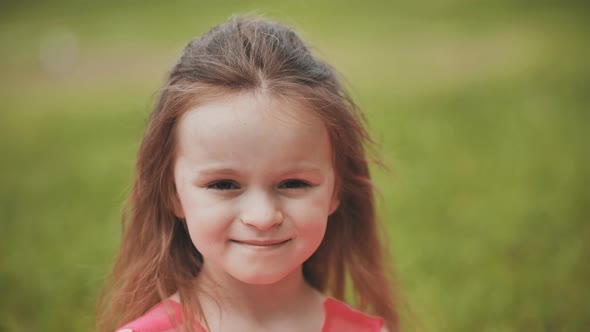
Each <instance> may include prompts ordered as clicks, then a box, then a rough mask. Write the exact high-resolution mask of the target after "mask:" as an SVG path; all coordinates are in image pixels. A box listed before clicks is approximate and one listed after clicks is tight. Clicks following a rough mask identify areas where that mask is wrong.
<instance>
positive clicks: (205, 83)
mask: <svg viewBox="0 0 590 332" xmlns="http://www.w3.org/2000/svg"><path fill="white" fill-rule="evenodd" d="M247 91H253V92H260V93H264V94H268V95H270V96H274V97H280V98H286V99H288V100H294V101H298V102H301V103H302V104H303V105H305V106H306V109H308V110H309V111H310V112H313V113H314V114H316V115H317V116H319V118H320V119H322V121H323V122H324V124H325V126H326V128H327V131H328V133H329V137H330V142H331V147H332V152H333V158H334V167H335V174H336V190H337V192H336V193H337V195H338V197H339V200H340V205H339V207H338V208H337V210H336V211H335V212H334V213H333V214H332V215H330V217H329V222H328V226H327V230H326V234H325V237H324V239H323V241H322V243H321V245H320V247H319V248H318V249H317V251H316V252H315V253H314V254H313V255H312V256H311V257H310V258H309V259H308V260H307V261H306V262H305V263H304V264H303V273H304V277H305V279H306V281H307V282H308V283H309V284H310V285H311V286H312V287H315V288H316V289H318V290H319V291H322V292H324V293H326V294H329V295H331V296H333V297H335V298H337V299H340V300H344V298H345V295H346V294H349V295H352V296H353V302H355V303H356V304H357V306H358V307H359V308H360V309H361V310H365V311H367V312H370V313H373V314H376V315H379V316H381V317H383V318H384V319H385V321H386V325H387V327H388V328H389V330H390V331H392V332H393V331H397V330H398V325H399V323H398V310H397V306H396V305H395V301H394V294H393V289H394V288H395V287H394V286H395V285H396V283H395V282H394V281H393V279H388V278H391V277H392V276H393V274H392V272H391V268H390V267H389V265H388V264H386V262H388V261H389V260H388V259H386V257H385V255H386V252H387V250H384V249H383V247H382V242H383V241H382V240H381V239H380V233H379V232H378V227H377V218H376V212H375V201H374V186H373V183H372V181H371V177H370V174H369V162H368V157H367V152H366V148H367V145H368V144H371V143H372V140H371V138H370V136H369V134H368V132H367V131H366V129H365V126H364V123H365V119H364V117H363V114H362V112H361V111H360V110H359V108H358V107H357V106H356V104H355V103H354V102H353V101H352V99H351V98H350V96H349V94H348V93H347V91H346V90H345V88H344V87H343V84H342V82H341V80H340V79H339V77H338V75H337V73H336V71H335V70H334V69H333V68H332V67H331V66H329V65H328V64H326V63H325V62H323V61H321V60H320V59H318V58H317V57H316V56H314V55H313V54H312V53H311V51H310V49H309V48H308V47H307V46H306V45H305V43H304V42H303V40H302V39H301V38H300V37H299V36H298V35H297V34H296V33H295V32H294V31H293V30H292V29H291V28H289V27H287V26H285V25H283V24H281V23H277V22H273V21H269V20H266V19H261V18H257V17H253V16H237V17H233V18H231V19H230V20H229V21H227V22H225V23H223V24H220V25H218V26H216V27H214V28H212V29H211V30H210V31H209V32H207V33H206V34H204V35H203V36H201V37H200V38H197V39H195V40H193V41H191V42H190V43H189V44H188V45H187V46H186V47H185V49H184V52H183V54H182V56H181V57H180V59H179V60H178V62H177V63H176V64H175V65H174V67H173V68H172V70H171V71H170V73H169V76H168V79H167V81H166V83H165V84H164V86H163V87H162V89H161V91H160V93H159V96H158V99H157V102H156V105H155V107H154V109H153V111H152V113H151V115H150V119H149V123H148V126H147V129H146V131H145V133H144V136H143V140H142V142H141V146H140V149H139V153H138V156H137V163H136V171H135V179H134V183H133V187H132V190H131V193H130V195H129V198H128V201H127V205H126V208H125V210H124V213H123V218H122V225H123V231H122V232H123V235H122V242H121V246H120V248H119V252H118V255H117V258H116V261H115V264H114V267H113V270H112V272H111V275H110V276H109V278H108V280H107V282H106V283H105V286H104V289H103V292H102V294H101V296H100V299H99V304H98V310H97V328H98V330H100V331H112V330H113V329H115V328H117V327H119V326H121V325H122V324H125V323H127V322H129V321H131V320H133V319H136V318H138V317H139V316H141V315H143V314H144V313H145V312H146V311H147V310H148V309H149V308H151V307H152V306H154V305H156V304H157V303H159V302H160V301H162V300H164V299H166V298H167V297H169V296H170V295H171V294H173V293H175V292H178V293H179V295H180V298H181V300H182V301H181V302H182V307H183V311H182V313H183V317H185V318H186V317H194V315H195V314H196V315H202V311H201V307H200V305H199V301H198V299H197V296H196V295H195V292H194V289H195V287H196V279H197V278H196V276H197V275H198V274H199V271H200V269H201V266H202V263H203V257H202V256H201V254H200V253H199V252H198V250H197V249H196V248H195V247H194V246H193V244H192V242H191V239H190V237H189V234H188V232H187V230H186V226H185V224H184V222H183V220H180V219H179V218H177V217H176V216H175V215H174V212H173V211H174V206H175V199H176V191H175V185H174V178H173V166H174V160H175V153H174V151H175V145H176V130H177V126H178V122H179V119H180V118H181V116H182V115H183V114H184V112H186V111H187V110H188V109H190V108H191V107H194V106H195V105H197V104H199V103H203V102H206V101H207V100H208V99H210V98H218V97H223V96H224V95H227V94H232V93H241V92H247ZM178 323H179V324H180V322H178ZM185 323H186V322H185ZM183 325H184V327H185V328H186V329H188V330H194V327H191V326H190V324H183Z"/></svg>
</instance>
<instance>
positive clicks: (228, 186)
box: [207, 180, 240, 190]
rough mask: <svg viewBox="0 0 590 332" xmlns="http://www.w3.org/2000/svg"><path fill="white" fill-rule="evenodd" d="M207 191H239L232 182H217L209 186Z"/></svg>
mask: <svg viewBox="0 0 590 332" xmlns="http://www.w3.org/2000/svg"><path fill="white" fill-rule="evenodd" d="M207 189H215V190H236V189H240V187H238V185H237V184H235V183H234V182H232V181H226V180H223V181H217V182H213V183H211V184H209V185H208V186H207Z"/></svg>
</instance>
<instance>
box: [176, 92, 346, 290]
mask: <svg viewBox="0 0 590 332" xmlns="http://www.w3.org/2000/svg"><path fill="white" fill-rule="evenodd" d="M177 139H178V146H177V151H176V163H175V167H174V180H175V183H176V188H177V193H178V198H179V204H178V207H177V209H176V211H175V213H176V215H177V216H179V217H181V218H185V219H186V224H187V227H188V231H189V234H190V237H191V239H192V242H193V243H194V245H195V247H196V248H197V249H198V250H199V252H200V253H201V254H202V255H203V260H204V266H203V270H202V273H203V274H209V275H210V276H211V277H213V278H214V280H220V278H225V277H228V276H231V277H233V278H235V279H237V280H239V281H242V282H244V283H249V284H270V283H274V282H277V281H280V280H282V279H283V278H285V277H286V276H288V275H290V274H291V273H301V266H302V264H303V262H304V261H305V260H307V259H308V258H309V257H310V256H311V255H312V254H313V253H314V252H315V250H316V249H317V248H318V246H319V245H320V243H321V241H322V239H323V237H324V233H325V230H326V224H327V220H328V216H329V215H330V214H331V213H332V212H334V210H335V209H336V207H337V206H338V200H337V198H336V197H335V195H334V169H333V165H332V153H331V149H330V142H329V137H328V132H327V130H326V128H325V126H324V125H323V123H322V121H321V120H320V119H319V118H317V117H315V115H310V114H309V112H307V111H305V110H304V109H301V107H300V106H296V104H295V103H289V102H285V101H279V100H278V99H274V98H271V97H260V96H258V97H256V96H252V95H236V96H230V97H226V98H224V99H223V100H218V101H213V102H209V103H205V104H203V105H200V106H198V107H196V108H193V109H191V110H189V111H188V112H187V113H186V114H185V115H184V116H183V118H182V119H181V120H180V123H179V126H178V136H177Z"/></svg>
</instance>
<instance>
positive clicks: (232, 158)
mask: <svg viewBox="0 0 590 332" xmlns="http://www.w3.org/2000/svg"><path fill="white" fill-rule="evenodd" d="M177 138H178V151H177V154H178V157H183V158H188V159H190V160H191V161H192V162H193V163H196V162H214V163H215V162H221V163H236V166H251V167H265V166H269V165H268V164H272V163H273V162H279V164H278V165H275V166H290V164H297V163H301V164H325V163H326V162H328V163H329V164H331V149H330V144H329V137H328V133H327V130H326V128H325V126H324V124H323V122H322V120H321V119H320V118H319V117H318V116H317V115H315V114H313V113H312V112H310V111H309V110H306V109H305V108H304V107H303V106H302V105H301V104H299V103H296V102H292V101H289V100H285V99H280V98H274V97H268V96H255V95H252V94H242V95H233V96H227V97H225V98H220V99H216V100H213V101H209V102H206V103H204V104H201V105H198V106H196V107H194V108H192V109H190V110H188V111H187V112H186V113H185V114H184V116H183V117H182V119H181V120H180V123H179V126H178V136H177ZM284 164H289V165H284ZM231 166H233V165H230V167H231ZM293 166H295V165H293ZM316 166H317V165H316Z"/></svg>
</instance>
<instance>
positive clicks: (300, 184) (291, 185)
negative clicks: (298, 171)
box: [279, 179, 311, 189]
mask: <svg viewBox="0 0 590 332" xmlns="http://www.w3.org/2000/svg"><path fill="white" fill-rule="evenodd" d="M309 187H311V184H309V183H308V182H305V181H303V180H293V179H292V180H287V181H283V183H281V184H280V185H279V188H282V189H302V188H309Z"/></svg>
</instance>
